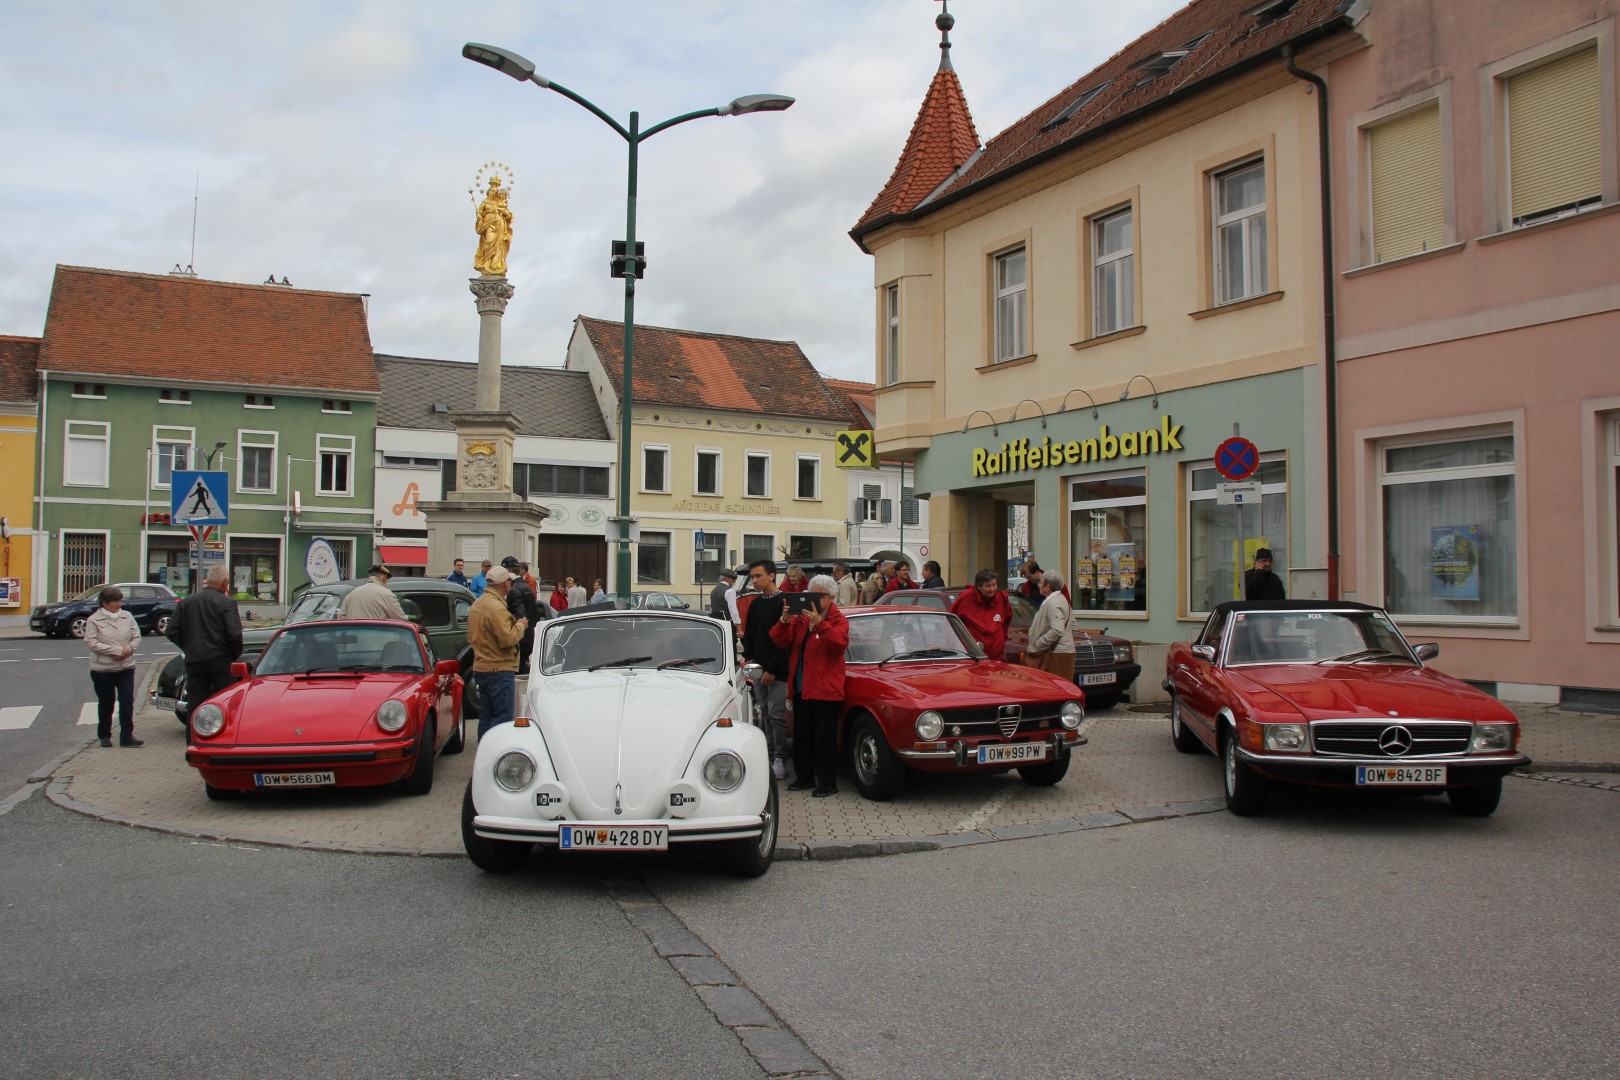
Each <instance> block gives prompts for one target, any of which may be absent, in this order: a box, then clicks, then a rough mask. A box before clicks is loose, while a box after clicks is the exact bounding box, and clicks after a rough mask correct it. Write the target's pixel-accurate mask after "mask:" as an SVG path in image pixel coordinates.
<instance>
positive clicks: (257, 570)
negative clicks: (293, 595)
mask: <svg viewBox="0 0 1620 1080" xmlns="http://www.w3.org/2000/svg"><path fill="white" fill-rule="evenodd" d="M225 560H226V563H227V565H228V566H229V567H230V572H231V595H232V596H234V597H236V599H238V600H250V601H254V602H257V603H266V604H273V603H275V602H276V600H277V599H278V598H279V597H280V595H281V537H279V536H244V535H242V534H240V533H227V534H226V550H225Z"/></svg>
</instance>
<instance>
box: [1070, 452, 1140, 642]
mask: <svg viewBox="0 0 1620 1080" xmlns="http://www.w3.org/2000/svg"><path fill="white" fill-rule="evenodd" d="M1069 530H1070V537H1071V544H1072V546H1071V548H1070V550H1071V551H1073V552H1074V576H1073V579H1072V580H1071V581H1070V582H1069V592H1070V595H1072V596H1073V597H1074V610H1075V611H1077V612H1079V611H1144V612H1145V611H1146V610H1147V475H1146V474H1145V473H1139V472H1137V473H1120V474H1118V475H1115V476H1097V477H1089V476H1088V477H1086V478H1085V479H1083V480H1075V481H1073V482H1071V483H1070V485H1069Z"/></svg>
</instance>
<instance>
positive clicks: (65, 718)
mask: <svg viewBox="0 0 1620 1080" xmlns="http://www.w3.org/2000/svg"><path fill="white" fill-rule="evenodd" d="M176 652H177V650H176V649H175V647H174V646H173V645H170V644H169V643H168V641H166V640H164V639H163V638H162V637H157V636H151V635H149V636H147V637H144V638H142V639H141V648H140V651H139V652H138V653H137V654H136V656H137V658H138V661H139V663H138V665H137V668H136V672H135V686H136V689H137V691H138V690H139V689H140V685H141V680H142V679H144V678H145V676H146V671H147V668H148V666H149V665H150V664H152V663H153V662H158V663H162V662H163V661H165V660H167V659H168V658H169V657H171V656H174V655H175V654H176ZM95 700H96V694H95V691H94V690H92V689H91V688H90V655H89V650H87V649H86V648H85V646H84V642H82V641H79V640H77V639H75V638H63V639H60V640H57V639H53V638H46V637H43V636H41V635H38V634H35V635H32V636H30V637H25V638H0V798H4V797H5V796H7V795H10V794H11V793H12V792H13V791H16V790H17V789H18V788H19V787H21V786H22V784H23V781H24V780H26V779H27V777H28V775H29V774H30V773H32V772H33V771H34V770H35V769H38V768H39V767H40V766H41V765H44V764H45V763H46V762H48V761H51V760H53V759H55V758H56V757H58V756H60V755H61V754H64V753H66V752H68V751H69V750H73V749H76V748H77V747H79V746H81V745H83V743H84V740H85V739H87V738H89V737H91V736H93V735H94V734H95V733H96V729H95V720H94V713H93V712H91V713H84V712H83V711H82V710H83V708H84V705H85V704H86V703H87V702H93V701H95ZM137 708H139V703H137ZM86 716H88V717H90V723H89V724H88V725H83V724H80V723H79V721H80V720H81V719H83V718H85V717H86ZM175 723H176V724H178V723H179V721H176V722H175ZM117 727H118V717H117V715H116V714H115V715H114V716H113V730H114V736H115V739H116V735H117ZM139 735H140V732H139V731H138V730H137V731H136V736H137V737H138V736H139ZM125 752H126V753H139V752H140V751H139V750H128V751H125Z"/></svg>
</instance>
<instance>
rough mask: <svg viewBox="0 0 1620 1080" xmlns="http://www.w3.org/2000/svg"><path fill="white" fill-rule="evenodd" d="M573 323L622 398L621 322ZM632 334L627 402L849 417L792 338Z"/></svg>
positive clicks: (656, 329)
mask: <svg viewBox="0 0 1620 1080" xmlns="http://www.w3.org/2000/svg"><path fill="white" fill-rule="evenodd" d="M579 325H580V327H581V328H582V329H584V331H585V333H586V335H587V336H588V338H589V339H590V342H591V346H592V348H594V349H595V350H596V355H597V356H598V357H600V358H601V360H602V366H603V368H604V369H606V371H607V375H608V378H609V379H610V380H611V381H612V383H613V389H614V393H616V394H619V395H621V396H622V395H623V392H624V390H623V384H624V324H623V323H620V322H608V321H606V320H605V319H591V318H587V317H585V316H584V315H581V316H580V317H579ZM635 334H636V359H635V379H636V384H635V388H634V389H635V394H634V401H635V404H638V405H639V404H658V405H678V406H683V407H690V408H706V409H726V410H730V411H733V412H749V413H761V414H766V415H773V414H774V415H777V416H797V417H805V418H807V419H814V420H836V421H838V422H839V423H845V422H847V421H848V420H849V409H848V407H847V406H846V404H845V403H844V402H843V401H842V400H840V398H839V397H838V395H836V394H834V393H833V392H832V391H831V390H829V389H828V388H827V386H826V384H824V383H823V382H822V380H821V374H820V373H819V372H818V371H816V369H815V368H814V367H813V366H812V365H811V363H810V360H809V358H807V357H806V356H805V355H804V353H803V352H802V351H801V350H800V349H799V346H798V345H797V344H796V343H795V342H792V341H767V340H765V339H762V338H745V337H732V336H731V335H729V334H703V333H698V332H697V331H693V330H669V329H665V328H664V327H660V326H637V327H636V329H635Z"/></svg>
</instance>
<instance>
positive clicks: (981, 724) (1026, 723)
mask: <svg viewBox="0 0 1620 1080" xmlns="http://www.w3.org/2000/svg"><path fill="white" fill-rule="evenodd" d="M1002 708H1005V706H1001V707H998V706H994V705H992V706H989V707H987V708H983V709H944V710H941V715H943V716H944V717H945V735H946V737H947V738H952V739H958V738H960V739H968V738H977V737H980V736H985V735H999V736H1002V737H1003V738H1008V739H1010V738H1013V737H1014V736H1015V735H1032V734H1034V733H1036V732H1040V731H1051V730H1052V729H1053V728H1055V727H1057V726H1058V715H1059V714H1058V710H1059V708H1061V703H1060V704H1053V705H1046V704H1040V705H1025V706H1023V708H1022V710H1021V712H1020V714H1019V715H1018V716H1016V717H1010V716H1003V715H1001V710H1002ZM1043 720H1044V721H1046V726H1045V727H1044V728H1043V727H1041V721H1043Z"/></svg>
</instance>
